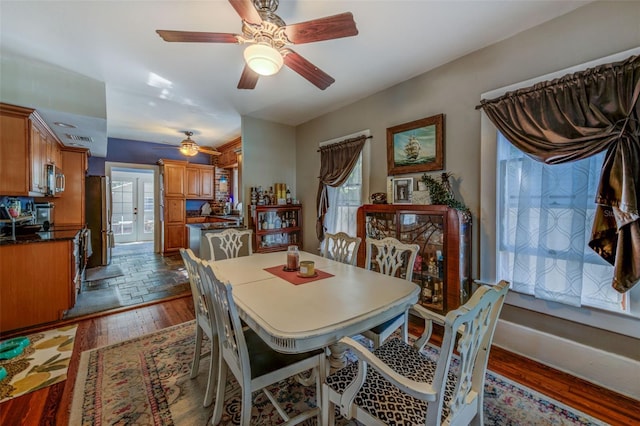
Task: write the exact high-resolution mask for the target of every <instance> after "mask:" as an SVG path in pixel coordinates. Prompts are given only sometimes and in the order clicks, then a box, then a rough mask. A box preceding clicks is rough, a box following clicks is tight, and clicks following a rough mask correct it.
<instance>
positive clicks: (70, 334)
mask: <svg viewBox="0 0 640 426" xmlns="http://www.w3.org/2000/svg"><path fill="white" fill-rule="evenodd" d="M77 328H78V325H77V324H73V325H69V326H65V327H60V328H57V329H54V330H49V331H45V332H41V333H34V334H30V335H28V336H25V337H27V338H28V339H29V344H28V345H27V346H25V347H24V349H23V351H22V353H20V354H19V355H17V356H15V357H13V358H11V359H6V360H1V361H0V367H4V369H5V371H6V373H7V375H6V377H5V378H4V379H2V380H0V403H1V402H4V401H7V400H9V399H11V398H15V397H16V396H20V395H24V394H26V393H29V392H32V391H34V390H37V389H42V388H44V387H47V386H51V385H53V384H54V383H59V382H62V381H63V380H66V379H67V369H68V367H69V360H70V359H71V354H72V353H73V344H74V341H75V336H76V329H77ZM9 340H14V339H8V340H5V342H8V341H9Z"/></svg>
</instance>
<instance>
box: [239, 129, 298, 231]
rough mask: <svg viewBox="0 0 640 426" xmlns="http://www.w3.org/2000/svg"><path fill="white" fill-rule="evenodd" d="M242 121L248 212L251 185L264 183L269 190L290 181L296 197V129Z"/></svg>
mask: <svg viewBox="0 0 640 426" xmlns="http://www.w3.org/2000/svg"><path fill="white" fill-rule="evenodd" d="M241 121H242V124H241V127H242V164H243V167H242V182H241V185H242V188H241V189H240V191H242V193H243V194H244V197H243V199H244V200H246V201H247V202H246V203H244V207H243V208H244V209H245V213H246V208H247V205H248V204H250V202H249V201H250V200H251V196H250V188H251V187H253V186H262V188H263V189H265V190H268V189H269V187H270V186H273V184H274V183H276V182H278V183H286V184H287V185H289V189H290V190H291V194H292V196H294V198H295V194H296V169H297V166H296V139H295V128H293V127H291V126H287V125H285V124H278V123H272V122H270V121H265V120H260V119H257V118H252V117H246V116H243V117H242V120H241ZM303 210H304V209H303ZM245 217H248V216H247V215H245ZM247 224H249V223H248V222H247Z"/></svg>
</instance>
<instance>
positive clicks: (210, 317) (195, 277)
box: [180, 248, 218, 407]
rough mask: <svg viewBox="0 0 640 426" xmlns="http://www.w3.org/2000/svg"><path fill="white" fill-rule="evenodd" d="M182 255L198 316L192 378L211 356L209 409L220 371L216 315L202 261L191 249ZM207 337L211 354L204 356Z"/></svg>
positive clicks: (208, 393) (207, 398)
mask: <svg viewBox="0 0 640 426" xmlns="http://www.w3.org/2000/svg"><path fill="white" fill-rule="evenodd" d="M180 255H181V256H182V260H183V261H184V266H185V268H186V269H187V275H188V276H189V285H190V287H191V295H192V296H193V306H194V308H195V314H196V315H195V316H196V343H195V350H194V352H193V361H192V363H191V376H190V377H191V378H192V379H195V378H196V377H197V376H198V371H199V370H200V360H201V359H202V358H204V357H206V356H209V357H210V359H209V377H208V379H207V390H206V392H205V395H204V406H205V407H208V406H209V405H211V403H212V402H213V391H214V386H215V380H216V376H217V371H218V334H217V330H216V325H215V315H214V313H213V310H212V306H211V302H210V301H209V300H207V296H206V294H205V293H204V289H203V287H202V280H201V279H200V270H199V266H200V264H201V263H202V262H201V260H200V259H199V258H198V257H196V255H195V254H193V252H192V251H191V249H184V248H181V249H180ZM204 335H206V336H207V338H208V339H209V344H210V346H209V349H210V350H209V352H207V353H205V354H204V355H203V354H202V339H203V336H204Z"/></svg>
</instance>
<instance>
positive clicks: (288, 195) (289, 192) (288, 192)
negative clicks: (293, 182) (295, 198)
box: [287, 186, 292, 204]
mask: <svg viewBox="0 0 640 426" xmlns="http://www.w3.org/2000/svg"><path fill="white" fill-rule="evenodd" d="M291 201H292V200H291V191H290V190H289V187H288V186H287V204H291Z"/></svg>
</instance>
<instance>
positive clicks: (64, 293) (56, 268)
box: [0, 240, 75, 333]
mask: <svg viewBox="0 0 640 426" xmlns="http://www.w3.org/2000/svg"><path fill="white" fill-rule="evenodd" d="M74 261H75V260H74V257H73V240H61V241H50V242H39V243H28V244H7V245H3V246H0V282H1V283H2V285H0V333H3V332H6V331H9V330H16V329H20V328H25V327H31V326H34V325H38V324H44V323H48V322H52V321H57V320H60V319H62V316H63V315H64V313H65V311H66V310H68V309H71V308H72V307H73V305H74V302H75V286H74V283H73V279H74V276H73V274H74V271H73V269H74Z"/></svg>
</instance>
